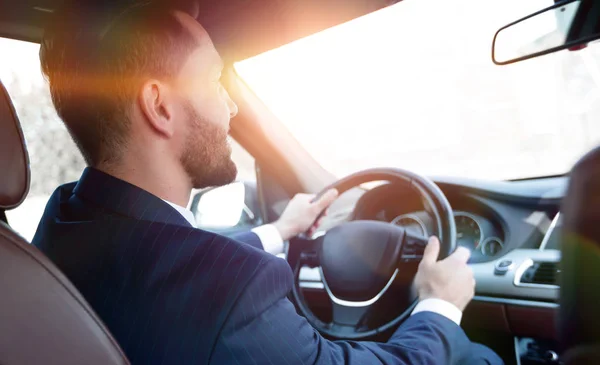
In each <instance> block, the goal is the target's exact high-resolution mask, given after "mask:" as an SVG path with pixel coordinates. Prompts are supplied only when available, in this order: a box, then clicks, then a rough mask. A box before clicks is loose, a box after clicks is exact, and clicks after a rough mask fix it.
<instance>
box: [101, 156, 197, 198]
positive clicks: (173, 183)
mask: <svg viewBox="0 0 600 365" xmlns="http://www.w3.org/2000/svg"><path fill="white" fill-rule="evenodd" d="M152 166H157V164H153V165H152ZM94 168H96V169H98V170H100V171H102V172H104V173H106V174H109V175H111V176H114V177H116V178H118V179H121V180H123V181H126V182H128V183H130V184H132V185H135V186H137V187H139V188H141V189H144V190H146V191H147V192H149V193H151V194H152V195H155V196H157V197H159V198H161V199H162V200H166V201H169V202H171V203H175V204H177V205H179V206H182V207H185V206H187V204H188V202H189V200H190V194H191V191H192V186H191V183H190V182H189V178H188V177H187V176H182V177H179V174H177V173H176V172H175V171H171V170H170V169H168V168H164V169H161V168H160V167H159V168H158V169H159V170H160V171H154V170H153V169H152V167H150V168H148V166H146V168H137V167H128V166H126V165H125V164H122V165H119V166H111V167H107V166H94Z"/></svg>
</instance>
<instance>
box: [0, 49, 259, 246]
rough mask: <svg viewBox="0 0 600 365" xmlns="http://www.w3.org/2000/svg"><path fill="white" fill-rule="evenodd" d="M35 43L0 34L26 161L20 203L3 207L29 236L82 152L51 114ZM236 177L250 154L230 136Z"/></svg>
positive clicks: (1, 71) (249, 171) (246, 170)
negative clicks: (27, 176)
mask: <svg viewBox="0 0 600 365" xmlns="http://www.w3.org/2000/svg"><path fill="white" fill-rule="evenodd" d="M39 48H40V46H39V44H35V43H28V42H22V41H16V40H12V39H6V38H0V54H2V55H11V56H10V57H0V80H2V82H3V84H4V85H5V87H6V88H7V90H8V92H9V94H10V96H11V99H12V100H13V103H14V105H15V109H16V111H17V114H18V116H19V119H20V121H21V126H22V128H23V133H24V135H25V141H26V143H27V149H28V151H29V158H30V162H31V188H30V191H29V195H28V196H27V199H26V200H25V202H23V204H22V205H21V206H20V207H18V208H16V209H14V210H11V211H8V212H6V213H7V218H8V221H9V223H10V225H11V226H12V227H13V228H14V229H15V230H16V231H17V232H18V233H20V234H21V235H22V236H23V237H24V238H26V239H27V240H29V241H31V239H32V238H33V236H34V234H35V230H36V229H37V226H38V223H39V221H40V218H41V217H42V214H43V212H44V208H45V206H46V203H47V202H48V198H49V197H50V195H51V194H52V193H53V192H54V190H55V189H56V188H57V187H58V186H59V185H62V184H65V183H68V182H72V181H76V180H77V179H79V176H80V175H81V172H82V171H83V169H84V168H85V166H86V165H85V162H84V160H83V156H82V155H81V153H80V152H79V150H78V149H77V146H76V145H75V143H74V142H73V140H72V139H71V136H70V135H69V133H68V132H67V129H66V128H65V126H64V124H63V123H62V121H61V120H60V118H59V117H58V115H57V114H56V111H55V109H54V106H53V105H52V100H51V97H50V91H49V89H48V84H47V82H46V80H45V79H44V77H43V74H42V72H41V68H40V62H39V54H38V53H39ZM232 150H233V153H232V159H233V161H234V162H235V163H236V164H237V166H238V179H239V180H244V181H254V180H256V177H255V173H254V159H253V158H252V156H251V155H250V154H248V152H246V151H245V150H244V149H243V147H241V146H240V145H239V144H238V143H236V142H235V141H232Z"/></svg>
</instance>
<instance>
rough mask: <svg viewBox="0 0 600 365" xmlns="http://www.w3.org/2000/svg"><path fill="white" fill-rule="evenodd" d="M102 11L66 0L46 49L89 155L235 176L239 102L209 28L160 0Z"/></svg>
mask: <svg viewBox="0 0 600 365" xmlns="http://www.w3.org/2000/svg"><path fill="white" fill-rule="evenodd" d="M95 11H96V9H92V8H91V7H89V6H84V5H81V6H79V7H77V6H76V7H66V8H65V9H63V10H62V11H61V12H59V13H58V14H57V15H56V20H55V22H54V23H53V25H52V27H51V28H49V29H48V30H47V31H46V34H45V39H44V42H43V43H42V48H41V51H40V59H41V63H42V69H43V72H44V73H45V74H46V76H47V78H48V81H49V84H50V92H51V95H52V100H53V102H54V105H55V107H56V110H57V112H58V114H59V116H60V117H61V118H62V120H63V121H64V123H65V125H66V126H67V128H68V130H69V131H70V133H71V135H72V137H73V139H74V140H75V142H76V143H77V145H78V147H79V149H80V150H81V152H82V154H83V156H84V157H85V159H86V161H87V163H88V164H89V165H91V166H95V167H100V168H104V169H121V170H123V169H134V168H137V169H142V168H146V167H148V166H147V165H148V162H149V161H151V162H152V164H158V163H160V164H163V165H164V167H166V166H169V168H175V169H179V172H181V173H182V175H183V176H186V177H187V178H189V180H190V183H191V184H192V186H193V187H195V188H201V187H205V186H210V185H222V184H226V183H229V182H231V181H232V180H233V179H234V178H235V176H236V168H235V165H234V164H233V162H232V161H231V157H230V155H231V149H230V146H229V144H228V141H227V132H228V130H229V121H230V118H232V117H233V116H235V114H236V113H237V107H236V105H235V104H234V103H233V101H232V100H231V99H230V98H229V95H228V94H227V92H226V91H225V89H224V88H223V86H222V85H221V83H220V80H219V78H220V76H221V71H222V69H223V64H222V60H221V58H220V57H219V54H218V53H217V51H216V50H215V47H214V46H213V44H212V42H211V40H210V38H209V36H208V34H207V33H206V31H205V30H204V29H203V28H202V26H201V25H200V24H199V23H198V22H197V21H196V20H195V19H194V18H193V17H192V16H190V15H188V14H187V13H185V12H183V11H179V10H175V9H173V8H165V7H164V6H162V5H157V4H154V3H146V4H141V5H133V6H129V7H127V8H122V9H119V10H117V11H112V12H111V13H110V16H108V17H105V18H104V19H100V16H96V14H94V12H95ZM100 13H101V12H100ZM173 166H174V167H173ZM154 167H155V168H156V166H154ZM176 172H177V171H176Z"/></svg>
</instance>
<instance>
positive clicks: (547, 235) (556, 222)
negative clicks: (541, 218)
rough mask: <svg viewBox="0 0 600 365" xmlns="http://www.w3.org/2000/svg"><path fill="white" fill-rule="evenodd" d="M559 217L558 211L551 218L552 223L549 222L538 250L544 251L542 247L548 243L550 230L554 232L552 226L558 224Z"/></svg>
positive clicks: (550, 234)
mask: <svg viewBox="0 0 600 365" xmlns="http://www.w3.org/2000/svg"><path fill="white" fill-rule="evenodd" d="M559 219H560V212H558V213H556V215H555V216H554V218H553V219H552V223H550V227H548V230H547V231H546V234H545V235H544V238H543V239H542V243H541V244H540V251H544V249H545V248H546V246H547V245H548V242H549V241H550V236H552V232H554V228H556V225H557V224H558V220H559Z"/></svg>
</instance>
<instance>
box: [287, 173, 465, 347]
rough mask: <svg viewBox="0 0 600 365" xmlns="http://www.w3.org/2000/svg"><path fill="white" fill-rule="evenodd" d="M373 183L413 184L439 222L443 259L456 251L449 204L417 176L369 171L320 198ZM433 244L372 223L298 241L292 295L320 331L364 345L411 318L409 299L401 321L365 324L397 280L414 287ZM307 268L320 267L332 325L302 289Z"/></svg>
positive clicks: (291, 254)
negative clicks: (302, 275) (302, 272)
mask: <svg viewBox="0 0 600 365" xmlns="http://www.w3.org/2000/svg"><path fill="white" fill-rule="evenodd" d="M372 181H389V182H398V181H400V182H404V183H408V184H409V185H410V187H411V188H412V189H413V190H415V191H416V192H417V193H419V194H420V195H421V197H422V198H423V200H424V201H425V203H426V208H427V209H428V210H429V212H430V214H431V215H432V216H433V218H434V224H435V228H436V231H437V234H438V237H439V239H440V259H443V258H445V257H447V256H448V255H450V254H451V253H452V252H453V251H454V249H455V247H456V225H455V223H454V216H453V212H452V207H451V206H450V203H448V199H446V197H445V196H444V194H443V193H442V191H441V190H440V189H439V188H438V186H437V185H435V183H433V182H432V181H431V180H429V179H427V178H425V177H423V176H420V175H418V174H415V173H413V172H410V171H406V170H401V169H391V168H380V169H371V170H365V171H362V172H358V173H355V174H353V175H350V176H348V177H346V178H344V179H342V180H339V181H337V182H335V183H334V184H332V185H330V186H328V187H327V188H325V189H323V190H322V191H321V192H320V193H319V194H318V195H317V198H318V197H320V196H321V195H322V194H324V193H325V192H326V191H328V190H329V189H332V188H335V189H337V190H338V192H339V193H340V195H341V194H342V193H344V192H345V191H347V190H349V189H351V188H354V187H356V186H358V185H360V184H364V183H367V182H372ZM427 242H428V238H427V237H421V236H417V235H414V234H412V233H410V232H407V231H406V230H405V229H403V228H401V227H399V226H397V225H394V224H391V223H386V222H378V221H367V220H357V221H351V222H347V223H343V224H340V225H338V226H336V227H334V228H332V229H330V230H328V231H327V232H326V233H324V234H320V235H316V236H313V237H312V238H310V239H306V240H302V239H298V240H297V242H294V243H293V244H291V245H290V246H289V251H288V256H287V257H288V262H289V264H290V266H291V267H292V269H293V271H294V285H293V288H292V294H293V296H294V299H295V301H296V304H297V306H298V308H299V310H300V311H301V313H302V314H303V315H304V317H306V319H307V320H308V322H309V323H310V324H311V325H312V326H313V327H314V328H315V329H317V330H318V331H319V332H321V333H323V334H325V335H328V336H331V337H336V338H344V339H364V338H367V337H371V336H374V335H376V334H378V333H381V332H384V331H387V330H389V329H391V328H393V327H394V326H396V325H398V324H399V323H400V322H402V321H403V320H404V319H406V318H407V317H408V316H409V315H410V313H411V312H412V309H413V308H414V306H415V305H416V303H417V299H407V300H406V303H405V305H404V308H399V311H400V314H399V315H398V316H396V317H395V318H394V319H392V320H391V321H389V322H388V323H385V324H383V325H381V326H378V327H377V328H374V329H366V330H365V329H364V328H363V326H362V325H361V322H362V319H363V318H365V316H366V315H367V314H368V313H369V311H370V310H371V309H372V308H373V305H374V304H375V303H376V302H377V301H379V300H380V299H381V298H382V296H384V295H385V294H386V292H387V291H388V289H389V288H390V286H392V284H393V283H394V281H395V279H396V278H397V277H406V275H408V276H409V278H408V279H409V280H405V279H406V278H404V279H403V280H402V283H403V284H402V285H404V286H408V287H410V286H411V285H412V281H413V279H414V274H415V273H416V270H414V268H415V267H416V265H415V264H416V263H418V262H420V261H421V258H422V257H423V251H424V248H425V246H426V245H427ZM303 266H309V267H312V268H316V267H320V270H321V277H322V280H323V284H324V287H325V291H326V292H327V295H328V296H329V299H330V301H331V304H332V321H331V322H330V323H325V322H323V321H321V320H320V319H319V318H317V317H316V316H315V315H314V314H313V312H312V311H311V309H310V308H309V306H308V305H307V303H306V300H305V298H304V294H303V293H302V290H301V289H300V287H299V274H300V268H301V267H303ZM411 266H412V268H411ZM403 269H404V270H403ZM407 273H408V274H407Z"/></svg>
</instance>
